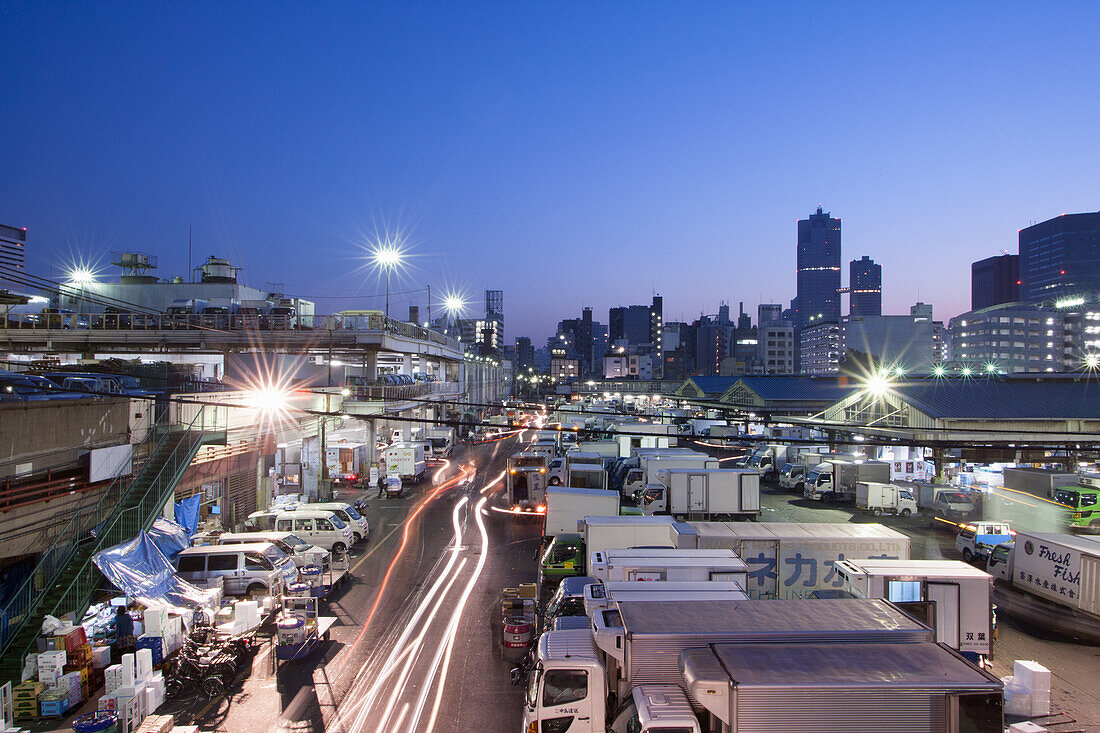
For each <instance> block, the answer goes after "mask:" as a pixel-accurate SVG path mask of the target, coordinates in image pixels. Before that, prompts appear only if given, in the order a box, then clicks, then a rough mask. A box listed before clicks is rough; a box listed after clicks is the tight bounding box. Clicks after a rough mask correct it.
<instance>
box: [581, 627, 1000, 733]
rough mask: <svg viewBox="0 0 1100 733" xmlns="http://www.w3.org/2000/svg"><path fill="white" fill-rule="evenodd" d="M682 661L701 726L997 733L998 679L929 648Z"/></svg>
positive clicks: (726, 654) (724, 651)
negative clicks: (704, 723)
mask: <svg viewBox="0 0 1100 733" xmlns="http://www.w3.org/2000/svg"><path fill="white" fill-rule="evenodd" d="M679 661H680V673H681V675H682V677H683V680H684V685H685V688H686V691H687V694H688V698H689V699H690V700H697V701H698V703H699V704H700V705H701V706H702V707H704V708H705V709H706V713H704V714H703V716H702V717H703V718H704V719H709V720H708V726H709V727H708V728H707V729H708V730H722V731H724V732H727V733H774V732H775V731H882V732H883V733H885V732H887V731H921V732H922V733H924V732H928V733H1003V731H1004V694H1003V684H1002V683H1001V680H999V679H998V678H997V677H994V676H993V675H992V674H990V673H988V672H986V671H984V670H981V669H978V668H977V667H975V666H974V665H973V664H970V663H968V662H967V661H966V660H965V659H963V658H962V657H960V656H959V655H958V654H955V653H954V652H952V651H951V650H950V649H948V648H946V647H945V646H943V645H941V644H935V643H932V642H918V643H815V644H790V643H778V644H777V643H762V644H712V645H709V646H706V647H703V648H699V647H696V648H690V649H685V650H684V651H682V652H681V653H680V655H679ZM570 730H571V731H572V730H573V729H572V728H571V729H570ZM583 730H587V728H585V729H583Z"/></svg>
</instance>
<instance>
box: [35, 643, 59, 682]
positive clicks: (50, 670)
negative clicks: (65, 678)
mask: <svg viewBox="0 0 1100 733" xmlns="http://www.w3.org/2000/svg"><path fill="white" fill-rule="evenodd" d="M65 656H66V655H65V651H64V650H63V649H59V650H57V651H51V652H42V653H40V654H39V655H38V659H37V663H38V681H39V682H44V683H46V684H47V685H56V684H57V681H58V680H59V679H61V675H62V668H63V667H64V666H65Z"/></svg>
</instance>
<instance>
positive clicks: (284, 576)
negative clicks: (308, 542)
mask: <svg viewBox="0 0 1100 733" xmlns="http://www.w3.org/2000/svg"><path fill="white" fill-rule="evenodd" d="M176 570H177V571H178V572H179V575H180V577H181V578H183V579H184V580H190V581H208V580H212V579H214V578H217V577H221V578H223V579H224V580H223V582H224V584H225V586H224V587H225V593H226V595H245V594H247V595H260V594H265V595H272V596H278V595H281V594H282V589H283V585H284V584H285V583H286V582H289V581H290V580H294V579H295V578H297V576H298V570H297V568H295V567H294V563H293V562H291V560H290V559H289V558H288V557H287V556H286V555H285V554H283V552H282V551H281V550H279V548H277V547H275V545H273V544H271V543H270V542H252V543H248V544H243V545H231V546H228V547H225V546H221V545H210V546H207V547H189V548H187V549H186V550H183V551H181V552H180V553H179V554H178V555H176Z"/></svg>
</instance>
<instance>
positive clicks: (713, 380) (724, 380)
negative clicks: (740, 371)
mask: <svg viewBox="0 0 1100 733" xmlns="http://www.w3.org/2000/svg"><path fill="white" fill-rule="evenodd" d="M738 379H740V377H691V378H689V379H688V381H689V382H691V383H692V384H694V385H695V386H696V387H698V388H699V389H701V390H703V392H704V393H705V394H708V395H709V394H719V395H720V394H722V393H723V392H725V391H726V390H727V389H729V388H730V387H732V386H733V385H734V383H735V382H737V380H738Z"/></svg>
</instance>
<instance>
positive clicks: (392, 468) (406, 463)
mask: <svg viewBox="0 0 1100 733" xmlns="http://www.w3.org/2000/svg"><path fill="white" fill-rule="evenodd" d="M427 470H428V461H427V459H426V458H425V455H424V445H423V443H394V444H393V445H391V446H390V447H389V448H387V449H386V475H387V476H398V477H400V478H401V479H403V480H409V481H413V482H416V481H419V480H420V479H422V478H424V472H425V471H427Z"/></svg>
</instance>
